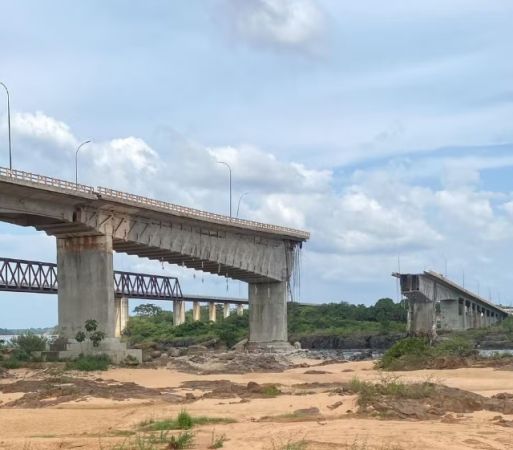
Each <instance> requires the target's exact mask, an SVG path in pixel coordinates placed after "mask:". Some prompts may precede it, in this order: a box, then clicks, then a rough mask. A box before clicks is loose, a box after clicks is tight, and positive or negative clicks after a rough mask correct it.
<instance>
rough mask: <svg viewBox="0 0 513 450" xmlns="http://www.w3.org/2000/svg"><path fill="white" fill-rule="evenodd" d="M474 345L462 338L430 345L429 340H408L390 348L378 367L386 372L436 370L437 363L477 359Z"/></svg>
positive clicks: (453, 338) (458, 337)
mask: <svg viewBox="0 0 513 450" xmlns="http://www.w3.org/2000/svg"><path fill="white" fill-rule="evenodd" d="M476 356H477V352H476V350H475V349H474V345H473V343H472V342H471V341H470V340H468V339H465V338H464V337H461V336H454V337H452V338H449V339H446V340H443V341H441V342H439V343H437V344H436V345H430V343H429V341H428V340H427V339H423V338H406V339H401V340H400V341H397V342H396V343H395V344H394V345H393V346H392V347H390V348H389V349H388V350H387V351H386V352H385V354H384V355H383V357H382V358H381V360H380V361H379V362H378V363H377V367H378V368H381V369H385V370H416V369H427V368H433V367H435V368H436V365H437V361H438V362H439V361H441V360H454V361H457V360H458V359H462V358H471V357H476Z"/></svg>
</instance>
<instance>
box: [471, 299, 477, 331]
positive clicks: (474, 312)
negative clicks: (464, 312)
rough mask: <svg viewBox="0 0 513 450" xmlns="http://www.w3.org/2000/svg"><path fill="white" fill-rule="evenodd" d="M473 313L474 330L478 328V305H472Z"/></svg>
mask: <svg viewBox="0 0 513 450" xmlns="http://www.w3.org/2000/svg"><path fill="white" fill-rule="evenodd" d="M470 308H471V311H472V328H477V305H476V304H475V303H471V304H470Z"/></svg>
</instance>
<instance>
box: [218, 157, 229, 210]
mask: <svg viewBox="0 0 513 450" xmlns="http://www.w3.org/2000/svg"><path fill="white" fill-rule="evenodd" d="M217 162H218V164H224V165H225V166H226V167H228V171H229V172H230V219H231V218H232V168H231V166H230V164H228V163H227V162H225V161H217Z"/></svg>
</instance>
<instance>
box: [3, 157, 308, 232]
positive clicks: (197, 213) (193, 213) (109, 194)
mask: <svg viewBox="0 0 513 450" xmlns="http://www.w3.org/2000/svg"><path fill="white" fill-rule="evenodd" d="M0 177H4V178H8V179H13V178H14V179H15V180H20V181H27V182H30V183H36V184H42V185H45V186H51V187H56V188H60V189H65V190H68V191H78V192H80V193H84V194H89V195H98V196H101V197H104V198H106V199H108V198H111V199H114V200H121V201H124V202H127V201H128V202H132V203H136V204H139V205H144V206H150V207H153V208H158V209H161V210H163V211H168V212H172V213H178V214H181V215H185V216H188V217H191V218H198V219H207V220H211V221H214V222H216V223H219V224H225V225H240V226H241V227H244V228H250V229H253V230H264V231H269V232H274V233H283V234H285V235H291V236H294V237H296V238H299V239H309V237H310V233H308V232H306V231H302V230H298V229H295V228H290V227H282V226H279V225H271V224H267V223H262V222H255V221H253V220H245V219H239V218H235V217H227V216H224V215H222V214H216V213H211V212H208V211H202V210H200V209H195V208H189V207H187V206H180V205H176V204H173V203H168V202H164V201H161V200H155V199H151V198H148V197H143V196H141V195H135V194H130V193H128V192H122V191H117V190H115V189H110V188H104V187H101V186H100V187H98V188H97V189H95V188H93V187H92V186H87V185H85V184H77V183H73V182H71V181H66V180H61V179H59V178H53V177H47V176H45V175H38V174H35V173H31V172H24V171H22V170H17V169H7V168H5V167H0Z"/></svg>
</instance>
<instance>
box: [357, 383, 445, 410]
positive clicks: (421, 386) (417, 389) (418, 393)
mask: <svg viewBox="0 0 513 450" xmlns="http://www.w3.org/2000/svg"><path fill="white" fill-rule="evenodd" d="M349 388H350V390H351V391H352V392H354V393H356V394H358V405H359V406H366V405H368V404H370V403H372V402H373V401H374V400H376V399H377V398H378V397H379V396H387V397H392V398H399V399H421V398H427V397H430V396H431V395H432V394H433V392H434V390H435V385H434V384H433V383H429V382H424V383H403V382H402V381H399V379H398V378H397V377H388V378H383V379H382V380H381V381H380V382H379V383H371V382H369V381H362V380H360V379H358V378H356V377H355V378H353V379H352V380H351V383H350V385H349Z"/></svg>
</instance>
